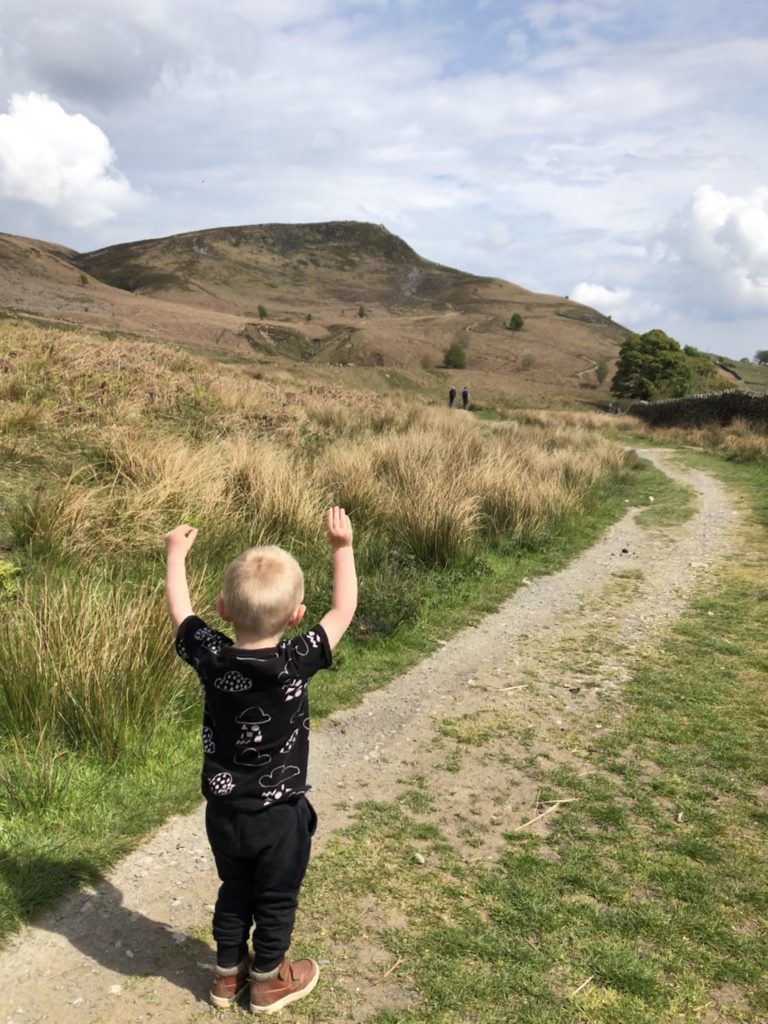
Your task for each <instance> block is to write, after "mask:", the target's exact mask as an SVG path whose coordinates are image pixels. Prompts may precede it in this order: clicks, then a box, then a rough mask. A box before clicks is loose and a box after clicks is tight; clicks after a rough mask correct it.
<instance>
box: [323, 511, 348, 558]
mask: <svg viewBox="0 0 768 1024" xmlns="http://www.w3.org/2000/svg"><path fill="white" fill-rule="evenodd" d="M325 529H326V532H327V535H328V543H329V544H330V545H331V547H332V548H333V550H334V551H337V550H338V549H339V548H351V547H352V523H350V521H349V516H348V515H347V513H346V512H345V511H344V509H343V508H339V506H338V505H334V506H333V508H329V509H328V511H327V512H326V515H325Z"/></svg>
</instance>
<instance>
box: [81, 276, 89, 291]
mask: <svg viewBox="0 0 768 1024" xmlns="http://www.w3.org/2000/svg"><path fill="white" fill-rule="evenodd" d="M80 284H81V285H82V286H83V288H85V286H86V285H87V284H88V275H87V274H81V275H80Z"/></svg>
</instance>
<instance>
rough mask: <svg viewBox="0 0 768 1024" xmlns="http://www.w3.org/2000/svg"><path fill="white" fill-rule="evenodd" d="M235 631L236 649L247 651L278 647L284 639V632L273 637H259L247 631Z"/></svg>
mask: <svg viewBox="0 0 768 1024" xmlns="http://www.w3.org/2000/svg"><path fill="white" fill-rule="evenodd" d="M234 629H235V647H242V648H243V649H244V650H246V651H258V650H261V648H262V647H277V645H278V644H279V643H280V641H281V640H282V638H283V634H282V632H280V633H275V634H273V635H272V636H258V635H257V634H256V633H253V632H249V631H248V630H247V629H238V628H237V626H235V627H234Z"/></svg>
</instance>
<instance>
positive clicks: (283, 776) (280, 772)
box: [259, 764, 301, 789]
mask: <svg viewBox="0 0 768 1024" xmlns="http://www.w3.org/2000/svg"><path fill="white" fill-rule="evenodd" d="M300 774H301V771H300V769H299V768H297V767H296V765H293V764H281V765H279V766H278V767H277V768H273V769H272V771H271V772H270V773H269V775H262V776H261V778H260V779H259V785H260V786H263V787H264V788H265V789H274V788H276V787H277V786H280V785H282V784H283V783H284V782H287V781H288V779H293V778H295V776H297V775H300Z"/></svg>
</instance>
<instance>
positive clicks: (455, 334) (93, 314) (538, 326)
mask: <svg viewBox="0 0 768 1024" xmlns="http://www.w3.org/2000/svg"><path fill="white" fill-rule="evenodd" d="M0 307H4V308H5V309H6V310H7V311H10V312H13V313H15V314H18V313H22V314H26V315H34V316H36V317H42V318H44V319H47V320H50V321H53V322H54V323H57V324H61V323H65V324H75V325H83V326H87V327H89V328H92V329H96V330H101V331H104V330H106V331H114V332H119V333H121V334H129V335H130V334H134V335H138V336H141V337H145V338H150V339H155V340H164V341H173V342H177V343H180V344H183V345H185V346H187V347H193V348H196V349H202V350H204V351H206V352H207V353H208V354H209V355H216V356H218V357H221V358H224V359H226V360H233V359H235V360H238V361H247V362H253V361H255V362H261V363H263V362H273V361H276V362H286V361H287V362H289V363H292V364H294V367H295V368H297V372H298V373H299V375H304V376H305V375H306V374H307V369H306V368H307V367H312V371H311V372H312V374H313V375H315V376H316V377H319V378H320V379H321V380H327V379H329V378H330V379H332V380H335V378H336V375H335V373H334V370H333V368H334V367H339V366H344V367H349V366H353V367H356V368H358V369H359V368H370V369H375V368H383V369H388V370H400V371H404V372H405V374H406V376H407V377H408V379H409V381H410V384H411V385H412V386H415V387H418V388H420V389H426V390H427V391H429V390H430V389H431V388H433V387H434V388H435V389H436V390H439V391H440V392H442V390H443V387H444V382H443V381H442V378H441V377H440V376H439V374H438V376H437V377H435V371H436V369H437V368H438V367H439V366H440V364H441V362H442V356H443V352H444V351H445V349H446V348H447V347H448V345H450V344H451V343H452V342H454V341H457V340H458V341H461V343H462V344H463V345H465V346H466V348H467V355H468V369H467V373H466V375H465V374H462V376H463V377H465V378H466V380H467V381H468V382H469V383H470V386H477V387H481V388H482V389H483V390H484V392H486V393H488V391H489V390H493V392H494V393H496V394H500V395H506V396H507V397H510V398H521V397H523V396H525V398H526V400H527V401H532V402H533V403H534V404H537V403H538V404H542V403H543V404H551V403H559V402H561V401H565V402H567V403H575V402H578V403H581V402H584V401H587V402H590V403H591V402H594V401H595V400H602V399H604V398H605V397H607V392H606V391H605V389H604V388H597V389H596V388H595V384H596V382H595V376H594V369H595V367H596V365H597V364H598V363H600V362H605V363H606V364H607V366H608V367H609V368H610V367H612V364H613V362H614V360H615V357H616V353H617V349H618V346H619V345H620V343H621V341H622V340H623V339H624V338H625V337H626V336H627V333H628V332H627V331H626V329H625V328H623V327H621V326H620V325H619V324H616V323H613V322H612V321H611V320H610V318H608V317H605V316H603V315H602V314H600V313H598V312H596V311H595V310H593V309H590V308H588V307H586V306H582V305H579V304H578V303H574V302H570V301H569V300H568V299H567V298H563V297H559V296H553V295H543V294H538V293H535V292H531V291H527V290H526V289H524V288H521V287H519V286H518V285H515V284H512V283H510V282H508V281H502V280H500V279H496V278H487V277H478V276H474V275H472V274H468V273H464V272H463V271H460V270H456V269H453V268H450V267H445V266H441V265H439V264H436V263H432V262H430V261H429V260H426V259H424V258H423V257H421V256H419V255H418V254H417V253H416V252H415V251H414V250H413V249H412V248H411V247H410V246H409V245H408V244H407V243H406V242H404V241H403V240H402V239H400V238H398V237H397V236H396V235H393V234H391V233H390V232H389V231H387V229H386V228H384V227H382V226H378V225H372V224H364V223H358V222H329V223H319V224H294V225H288V224H271V225H256V226H250V227H231V228H216V229H212V230H208V231H197V232H188V233H185V234H180V235H172V236H170V237H168V238H161V239H151V240H146V241H137V242H128V243H125V244H121V245H114V246H109V247H107V248H104V249H99V250H97V251H95V252H91V253H76V252H74V251H73V250H70V249H66V248H64V247H62V246H56V245H52V244H49V243H46V242H38V241H35V240H32V239H25V238H20V237H17V236H11V235H0ZM515 313H518V314H519V315H520V316H521V317H522V318H523V320H524V325H523V327H522V329H521V330H518V331H513V330H510V329H509V322H510V318H511V316H512V315H513V314H515ZM298 367H301V369H298ZM374 376H375V377H378V376H380V374H376V375H374ZM345 378H346V380H347V381H348V382H349V383H350V384H351V385H352V386H355V383H356V381H355V375H354V374H345ZM372 380H373V378H372V377H371V376H370V375H369V378H368V379H367V380H366V382H365V385H364V386H366V387H367V386H370V385H371V383H372Z"/></svg>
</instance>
